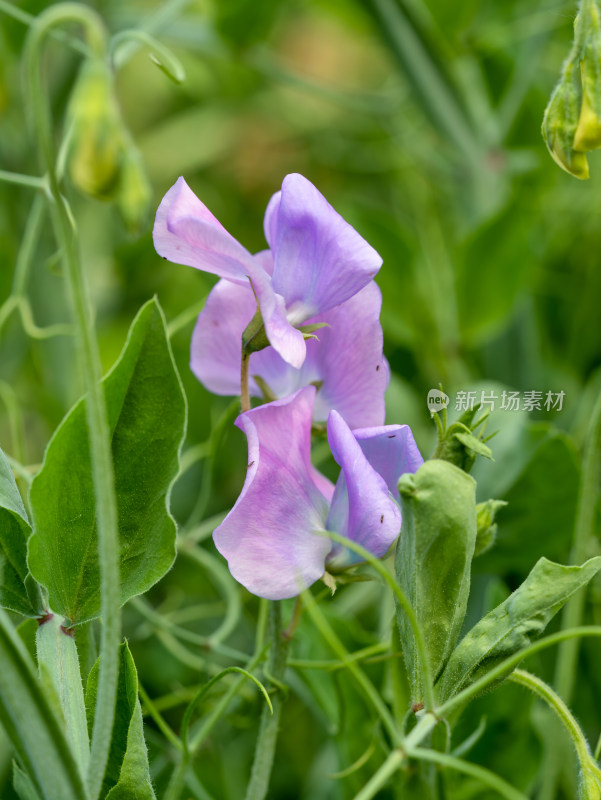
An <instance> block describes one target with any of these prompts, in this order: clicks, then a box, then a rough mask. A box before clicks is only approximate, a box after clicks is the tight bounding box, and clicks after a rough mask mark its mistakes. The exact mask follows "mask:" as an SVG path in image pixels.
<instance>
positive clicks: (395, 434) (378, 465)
mask: <svg viewBox="0 0 601 800" xmlns="http://www.w3.org/2000/svg"><path fill="white" fill-rule="evenodd" d="M353 434H354V436H355V438H356V439H357V441H358V442H359V445H360V447H361V450H362V451H363V453H364V455H365V457H366V458H367V460H368V461H369V463H370V464H371V465H372V467H373V468H374V469H375V470H376V472H378V473H379V474H380V475H381V476H382V477H383V478H384V480H385V481H386V484H387V486H388V488H389V490H390V492H391V494H392V495H393V496H394V497H395V498H396V499H397V501H399V500H400V497H399V490H398V482H399V478H400V477H401V475H403V474H404V473H405V472H417V470H418V469H419V468H420V467H421V465H422V464H423V463H424V459H423V458H422V456H421V453H420V452H419V450H418V448H417V445H416V443H415V439H414V438H413V433H412V432H411V428H410V427H409V425H385V426H382V427H378V428H361V429H358V430H354V431H353Z"/></svg>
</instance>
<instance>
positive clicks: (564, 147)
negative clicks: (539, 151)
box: [542, 69, 589, 180]
mask: <svg viewBox="0 0 601 800" xmlns="http://www.w3.org/2000/svg"><path fill="white" fill-rule="evenodd" d="M581 99H582V95H581V91H580V86H579V85H578V84H577V83H576V82H575V80H574V78H573V77H572V70H571V69H569V70H566V71H565V73H564V75H563V77H562V79H561V81H560V82H559V84H558V85H557V86H556V87H555V90H554V92H553V94H552V95H551V100H550V101H549V105H548V106H547V109H546V111H545V116H544V118H543V127H542V133H543V137H544V139H545V142H546V145H547V148H548V149H549V153H550V154H551V157H552V158H553V160H554V161H555V163H556V164H558V165H559V166H560V167H561V168H562V169H564V170H565V171H566V172H569V173H570V175H574V177H576V178H580V179H582V180H584V179H586V178H588V176H589V171H588V162H587V160H586V156H585V154H584V153H583V152H581V151H579V150H576V149H574V135H575V133H576V128H577V126H578V117H579V114H580V105H581Z"/></svg>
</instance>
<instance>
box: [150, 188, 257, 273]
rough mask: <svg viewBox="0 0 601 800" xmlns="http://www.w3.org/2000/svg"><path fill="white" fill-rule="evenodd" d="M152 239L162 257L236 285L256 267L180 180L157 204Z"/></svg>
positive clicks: (243, 250) (243, 249) (245, 251)
mask: <svg viewBox="0 0 601 800" xmlns="http://www.w3.org/2000/svg"><path fill="white" fill-rule="evenodd" d="M152 236H153V240H154V246H155V249H156V251H157V253H158V254H159V255H160V256H162V257H163V258H166V259H167V260H169V261H173V262H174V263H175V264H186V265H187V266H189V267H196V269H201V270H203V271H204V272H212V273H214V274H215V275H219V276H221V277H222V278H227V279H228V280H233V281H235V282H237V283H246V282H247V276H248V275H249V274H251V273H253V272H255V271H256V269H257V266H258V265H257V266H255V265H254V264H253V257H252V256H251V254H250V253H249V252H248V250H246V249H245V248H244V247H242V245H241V244H240V243H239V242H237V241H236V240H235V239H234V237H233V236H231V235H230V234H229V233H228V232H227V231H226V230H225V228H224V227H223V225H222V224H221V223H220V222H219V221H218V220H217V219H216V218H215V217H214V216H213V215H212V214H211V212H210V211H209V209H208V208H207V207H206V206H205V205H204V203H202V202H201V201H200V200H199V199H198V197H196V195H195V194H194V192H193V191H192V190H191V189H190V187H189V186H188V184H187V183H186V181H185V180H184V179H183V178H178V180H177V182H176V183H175V184H174V185H173V186H172V187H171V189H169V191H168V192H167V194H166V195H165V197H164V198H163V200H162V201H161V204H160V206H159V208H158V211H157V215H156V219H155V223H154V230H153V232H152Z"/></svg>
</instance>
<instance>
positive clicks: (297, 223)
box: [264, 174, 382, 324]
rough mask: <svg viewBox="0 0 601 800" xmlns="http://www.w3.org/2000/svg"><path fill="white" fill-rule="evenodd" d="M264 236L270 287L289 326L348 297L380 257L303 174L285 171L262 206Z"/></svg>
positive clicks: (368, 276) (370, 275)
mask: <svg viewBox="0 0 601 800" xmlns="http://www.w3.org/2000/svg"><path fill="white" fill-rule="evenodd" d="M264 227H265V234H266V236H267V240H268V242H269V245H270V247H271V249H272V251H273V254H274V270H273V287H274V290H275V291H276V292H277V293H278V294H280V295H282V297H283V298H284V299H285V301H286V308H287V312H288V318H289V319H290V320H291V322H293V323H294V324H299V323H300V322H302V321H304V320H307V319H309V318H310V317H313V316H315V315H316V314H319V313H322V312H323V311H327V310H328V309H330V308H333V307H334V306H336V305H338V304H339V303H343V302H344V301H345V300H348V299H349V298H350V297H352V296H353V295H354V294H356V293H357V292H358V291H359V290H360V289H362V288H363V287H364V286H366V285H367V284H368V283H369V282H370V280H371V279H372V278H373V277H374V275H375V274H376V273H377V272H378V270H379V269H380V267H381V265H382V259H381V258H380V256H379V255H378V253H377V252H376V251H375V250H374V249H373V247H371V245H369V244H368V243H367V242H366V241H365V239H363V237H362V236H361V235H360V234H359V233H357V231H356V230H355V229H354V228H353V227H352V226H351V225H349V224H348V222H346V221H345V220H344V219H343V218H342V217H341V216H340V214H338V212H336V211H335V210H334V209H333V208H332V206H331V205H330V204H329V203H328V201H327V200H326V199H325V197H324V196H323V195H322V194H321V193H320V192H319V191H318V190H317V189H316V188H315V187H314V186H313V184H312V183H310V182H309V181H308V180H307V179H306V178H304V177H303V176H302V175H297V174H292V175H287V176H286V177H285V178H284V181H283V183H282V191H281V192H280V193H278V194H276V195H274V196H273V197H272V199H271V201H270V203H269V205H268V207H267V212H266V217H265V225H264Z"/></svg>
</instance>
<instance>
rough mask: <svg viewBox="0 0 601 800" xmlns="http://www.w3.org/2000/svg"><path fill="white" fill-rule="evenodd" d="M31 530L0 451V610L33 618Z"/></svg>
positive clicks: (34, 612) (9, 469)
mask: <svg viewBox="0 0 601 800" xmlns="http://www.w3.org/2000/svg"><path fill="white" fill-rule="evenodd" d="M30 533H31V526H30V524H29V520H28V519H27V512H26V511H25V507H24V505H23V501H22V500H21V495H20V494H19V490H18V489H17V484H16V483H15V479H14V477H13V473H12V470H11V468H10V465H9V463H8V461H7V460H6V456H5V455H4V453H3V452H2V450H0V606H2V607H3V608H8V609H10V610H11V611H16V612H18V613H19V614H24V615H25V616H26V617H35V616H36V611H35V610H34V608H33V606H32V604H31V601H30V599H29V595H28V593H27V589H26V588H25V579H26V577H27V539H28V537H29V534H30Z"/></svg>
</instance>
